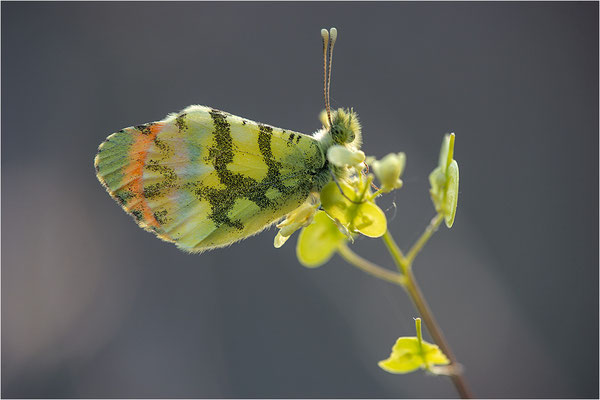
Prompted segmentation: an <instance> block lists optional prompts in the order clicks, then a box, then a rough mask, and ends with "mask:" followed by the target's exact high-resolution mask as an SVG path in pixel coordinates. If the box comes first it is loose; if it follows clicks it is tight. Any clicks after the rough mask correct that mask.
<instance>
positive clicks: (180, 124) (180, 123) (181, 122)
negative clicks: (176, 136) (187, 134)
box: [175, 113, 188, 132]
mask: <svg viewBox="0 0 600 400" xmlns="http://www.w3.org/2000/svg"><path fill="white" fill-rule="evenodd" d="M186 116H187V114H186V113H181V114H179V115H178V116H177V118H176V119H175V126H177V129H179V132H183V131H185V130H187V129H188V125H187V121H186V120H185V117H186Z"/></svg>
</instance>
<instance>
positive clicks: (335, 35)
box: [329, 28, 337, 42]
mask: <svg viewBox="0 0 600 400" xmlns="http://www.w3.org/2000/svg"><path fill="white" fill-rule="evenodd" d="M329 34H330V35H331V41H333V42H335V40H336V39H337V29H335V28H331V29H330V30H329Z"/></svg>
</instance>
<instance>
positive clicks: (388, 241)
mask: <svg viewBox="0 0 600 400" xmlns="http://www.w3.org/2000/svg"><path fill="white" fill-rule="evenodd" d="M443 219H444V217H443V215H441V214H438V215H436V216H435V217H434V218H433V219H432V220H431V222H430V223H429V225H428V226H427V228H426V229H425V232H423V234H422V235H421V237H420V238H419V239H418V240H417V241H416V243H415V244H414V245H413V246H412V248H411V249H410V250H409V252H408V253H407V255H406V256H404V255H403V254H402V251H401V250H400V248H399V247H398V244H396V241H395V240H394V238H392V235H391V234H390V233H389V231H386V233H385V234H384V235H383V241H384V243H385V245H386V246H387V248H388V250H389V252H390V254H391V256H392V258H393V259H394V262H395V263H396V266H397V267H398V269H399V270H400V271H401V272H402V273H403V277H404V278H405V284H404V285H403V287H404V289H405V290H406V292H407V293H408V296H409V297H410V299H411V300H412V302H413V304H414V305H415V307H416V308H417V310H418V311H419V314H420V315H421V317H422V318H423V321H424V322H425V326H426V327H427V330H428V331H429V333H430V334H431V337H432V338H433V341H434V342H435V343H436V344H437V345H438V346H439V347H440V349H441V350H442V352H443V353H444V354H446V356H447V357H448V359H449V360H450V363H451V365H454V366H455V367H456V368H455V369H454V370H455V373H454V374H452V375H450V378H451V379H452V382H453V383H454V386H455V387H456V390H457V391H458V393H459V395H460V397H461V398H463V399H470V398H472V394H471V391H470V390H469V387H468V386H467V383H466V381H465V379H464V378H463V376H462V374H461V372H460V371H461V368H460V365H459V364H458V361H457V360H456V357H455V356H454V353H453V352H452V350H451V349H450V346H449V345H448V342H446V339H445V338H444V335H443V333H442V330H441V329H440V327H439V325H438V323H437V322H436V320H435V318H434V316H433V313H432V312H431V309H430V308H429V305H428V304H427V301H426V300H425V296H423V292H421V289H420V288H419V285H418V284H417V281H416V279H415V276H414V274H413V272H412V263H413V261H414V259H415V257H416V256H417V254H419V252H420V251H421V250H422V249H423V247H424V246H425V244H426V243H427V241H428V240H429V239H430V238H431V236H432V235H433V234H434V233H435V231H436V230H437V229H438V227H439V226H440V224H441V223H442V221H443Z"/></svg>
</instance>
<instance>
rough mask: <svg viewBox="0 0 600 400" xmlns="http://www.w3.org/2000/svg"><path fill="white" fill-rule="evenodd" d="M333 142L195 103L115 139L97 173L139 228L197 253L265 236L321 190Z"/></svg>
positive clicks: (103, 149)
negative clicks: (258, 235) (266, 231)
mask: <svg viewBox="0 0 600 400" xmlns="http://www.w3.org/2000/svg"><path fill="white" fill-rule="evenodd" d="M334 142H335V141H334V140H333V139H332V137H331V135H328V133H327V132H326V131H322V132H320V133H319V135H316V136H315V137H313V136H309V135H305V134H302V133H298V132H294V131H289V130H284V129H279V128H275V127H272V126H269V125H265V124H261V123H257V122H254V121H250V120H248V119H244V118H241V117H237V116H234V115H231V114H229V113H226V112H223V111H218V110H215V109H212V108H209V107H204V106H190V107H188V108H186V109H185V110H183V111H182V112H181V113H178V114H170V115H169V116H167V117H166V118H165V119H164V120H161V121H158V122H154V123H150V124H144V125H138V126H135V127H129V128H126V129H123V130H121V131H119V132H116V133H114V134H112V135H111V136H109V137H108V138H107V139H106V141H105V142H104V143H102V144H101V145H100V147H99V151H98V155H97V156H96V159H95V166H96V171H97V176H98V179H99V180H100V181H101V182H102V184H103V185H104V186H105V187H106V189H107V190H108V192H109V193H110V195H111V196H112V197H113V198H115V199H116V200H117V201H118V202H119V203H120V204H121V206H122V207H123V208H124V210H125V211H127V212H128V213H129V214H131V215H132V216H133V217H134V218H135V220H136V221H137V223H138V224H139V225H140V226H141V227H143V228H144V229H147V230H150V231H152V232H154V233H155V234H156V235H157V236H158V237H160V238H161V239H163V240H166V241H169V242H174V243H175V244H176V245H177V246H178V247H180V248H182V249H184V250H186V251H190V252H201V251H204V250H207V249H210V248H215V247H222V246H225V245H228V244H231V243H233V242H235V241H237V240H241V239H243V238H245V237H248V236H250V235H253V234H255V233H258V232H260V231H261V230H263V229H264V228H266V227H268V226H269V225H271V224H272V223H274V222H276V221H278V220H279V219H281V218H282V217H283V216H284V215H286V214H287V213H289V212H290V211H292V210H294V209H295V208H297V207H299V206H300V205H301V204H302V203H303V202H304V201H306V199H307V198H308V197H309V196H310V194H311V193H316V192H319V191H320V190H321V188H322V187H323V186H324V185H325V184H326V183H327V182H328V181H329V180H330V179H331V172H330V169H331V166H330V165H329V164H328V162H327V160H326V154H327V148H328V147H330V146H331V145H333V144H334ZM336 174H337V175H340V177H341V175H342V173H341V172H340V171H337V172H336Z"/></svg>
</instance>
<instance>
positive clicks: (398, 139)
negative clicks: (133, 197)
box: [1, 2, 598, 398]
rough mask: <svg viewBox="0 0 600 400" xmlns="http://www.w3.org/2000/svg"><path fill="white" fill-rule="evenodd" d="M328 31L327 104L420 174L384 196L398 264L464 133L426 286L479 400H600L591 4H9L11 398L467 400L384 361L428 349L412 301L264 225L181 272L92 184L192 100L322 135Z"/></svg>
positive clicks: (164, 248)
mask: <svg viewBox="0 0 600 400" xmlns="http://www.w3.org/2000/svg"><path fill="white" fill-rule="evenodd" d="M330 26H335V27H337V28H338V30H339V38H338V43H337V45H336V51H335V56H334V63H333V80H332V85H331V92H332V105H333V106H335V107H339V106H345V107H350V106H351V107H354V109H355V110H356V111H358V113H359V115H360V117H361V120H362V123H363V132H364V147H363V150H364V151H365V152H366V153H367V154H368V155H375V156H378V157H382V156H384V155H385V154H387V153H388V152H390V151H404V152H406V154H407V157H408V164H407V168H406V172H405V175H404V182H405V186H404V188H403V189H401V190H399V191H396V192H394V194H391V195H388V196H386V197H385V198H384V199H382V200H381V201H380V204H381V206H382V208H384V209H387V210H388V215H389V218H390V219H391V222H390V230H391V232H392V233H393V235H394V236H395V237H396V239H397V240H398V242H399V243H400V244H401V246H402V247H403V248H407V247H408V246H409V245H410V244H411V243H413V242H414V240H415V239H416V238H417V237H418V236H419V235H420V233H421V232H422V230H423V229H424V227H425V226H426V224H427V223H428V221H429V220H430V218H431V217H432V216H433V214H434V210H433V207H432V205H431V202H430V200H429V196H428V180H427V177H428V174H429V172H430V171H431V170H432V169H433V168H434V167H435V164H436V160H437V155H438V151H439V146H440V144H441V140H442V136H443V134H444V133H446V132H455V133H456V138H457V139H456V152H455V156H456V159H457V160H458V162H459V164H460V171H461V175H460V198H459V209H458V213H457V217H456V223H455V225H454V227H453V228H452V230H448V229H446V228H445V227H443V228H442V229H440V231H439V232H438V233H437V234H436V235H435V236H434V238H433V239H432V240H431V242H430V243H429V244H428V245H427V247H426V249H425V250H424V252H423V253H422V254H421V255H420V256H419V257H418V258H417V261H416V264H415V269H416V276H417V278H418V280H419V281H420V283H421V285H422V288H423V290H424V292H425V293H426V295H427V297H428V299H429V301H430V303H431V306H432V308H433V310H434V313H435V314H436V316H437V318H438V319H439V322H440V324H441V326H442V328H443V330H444V332H445V334H446V336H447V339H448V341H449V342H450V343H451V345H452V347H453V349H454V351H455V353H456V354H457V357H458V358H459V360H460V361H461V362H462V363H463V364H464V366H465V368H466V378H467V379H468V381H469V382H470V384H471V386H472V388H473V390H474V392H475V394H476V395H478V396H480V397H596V398H597V397H598V3H595V2H588V3H558V2H553V3H538V2H536V3H470V2H467V3H368V4H365V3H338V2H336V3H284V4H283V3H243V4H242V3H188V2H185V3H155V2H152V3H91V4H88V3H85V4H84V3H35V2H26V3H17V2H10V3H3V4H2V32H1V33H2V396H3V397H384V398H385V397H453V396H455V395H456V394H455V391H454V389H453V387H452V385H451V383H450V382H449V380H448V379H447V378H443V377H432V376H426V375H425V374H423V373H415V374H411V375H406V376H396V375H391V374H388V373H386V372H384V371H382V370H381V369H380V368H379V367H378V366H377V362H378V361H379V360H382V359H384V358H386V357H387V356H388V354H389V352H390V349H391V346H392V344H393V343H394V341H395V339H396V338H397V337H398V336H404V335H413V334H414V323H413V317H416V316H417V314H416V313H415V311H414V309H413V307H412V306H411V304H410V302H409V300H408V298H407V297H406V295H405V294H404V293H403V292H402V291H401V290H400V289H399V288H397V287H394V286H392V285H390V284H388V283H386V282H382V281H378V280H376V279H374V278H372V277H370V276H367V275H365V274H363V273H362V272H361V271H359V270H356V269H354V268H352V267H350V266H348V265H347V264H345V263H344V262H343V261H342V260H341V259H340V258H338V257H334V258H333V259H332V260H331V262H330V263H329V264H327V265H325V266H323V267H321V268H318V269H312V270H311V269H306V268H304V267H302V266H300V264H299V263H298V262H297V260H296V258H295V250H294V247H295V242H296V238H293V239H292V240H290V242H288V243H287V244H286V245H285V246H284V247H283V248H281V249H274V248H273V237H274V235H275V232H276V231H275V230H274V229H271V230H269V231H266V232H263V233H262V234H260V235H258V236H255V237H253V238H250V239H248V240H245V241H243V242H241V243H238V244H236V245H234V246H231V247H229V248H226V249H221V250H215V251H211V252H208V253H205V254H202V255H188V254H185V253H183V252H181V251H179V250H177V249H176V248H175V246H173V245H171V244H168V243H164V242H161V241H159V240H157V239H156V238H154V237H153V235H151V234H150V233H147V232H144V231H143V230H141V229H139V228H138V227H137V226H136V224H135V223H134V222H133V220H132V219H131V218H129V217H128V216H127V215H126V214H125V213H123V211H121V209H120V208H119V207H118V206H117V204H116V203H115V202H114V201H113V200H111V199H110V197H109V196H108V195H107V194H106V193H105V191H104V189H103V188H102V187H101V185H100V184H99V183H98V181H97V180H96V177H95V176H94V168H93V158H94V155H95V153H96V148H97V146H98V144H99V143H100V142H102V141H103V140H104V138H105V137H106V136H108V135H109V134H110V133H112V132H114V131H117V130H119V129H121V128H123V127H127V126H131V125H135V124H139V123H143V122H149V121H155V120H158V119H161V118H163V117H164V116H165V115H166V114H167V113H170V112H173V111H178V110H180V109H182V108H184V107H186V106H188V105H190V104H204V105H210V106H213V107H215V108H219V109H223V110H226V111H229V112H231V113H233V114H236V115H241V116H244V117H247V118H249V119H253V120H257V121H262V122H265V123H269V124H271V125H275V126H279V127H282V128H287V129H292V130H297V131H301V132H306V133H311V132H313V131H314V130H316V129H318V128H319V123H318V119H317V116H318V113H319V112H320V110H321V109H322V107H323V100H322V81H321V79H322V69H321V68H322V59H321V37H320V29H321V28H322V27H330ZM394 204H395V206H396V207H395V208H394ZM354 248H355V250H356V251H357V252H359V253H360V254H362V255H364V256H365V257H367V258H369V259H371V260H373V261H375V262H377V263H380V264H382V265H385V266H388V267H392V263H391V260H390V258H389V256H388V255H387V254H386V251H385V248H384V246H383V244H382V243H381V241H379V240H367V239H365V240H358V241H357V242H356V243H355V245H354ZM426 338H429V336H428V334H426Z"/></svg>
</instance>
